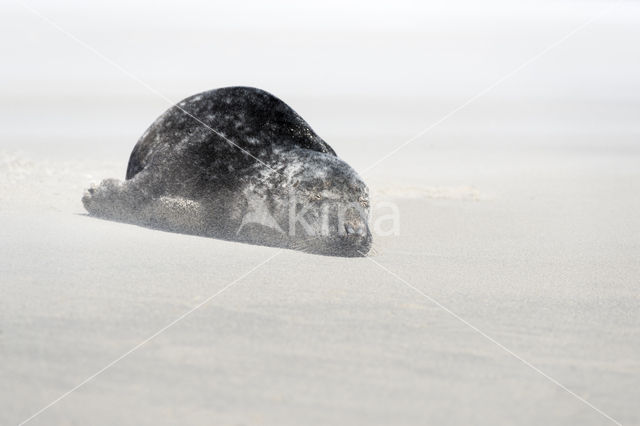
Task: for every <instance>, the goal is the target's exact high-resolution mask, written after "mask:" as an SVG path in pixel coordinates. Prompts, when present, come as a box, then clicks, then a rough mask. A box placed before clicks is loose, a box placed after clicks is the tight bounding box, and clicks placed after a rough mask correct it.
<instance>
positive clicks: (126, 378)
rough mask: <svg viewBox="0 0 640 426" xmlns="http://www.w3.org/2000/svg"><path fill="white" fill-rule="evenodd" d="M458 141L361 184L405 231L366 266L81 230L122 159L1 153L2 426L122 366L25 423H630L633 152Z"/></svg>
mask: <svg viewBox="0 0 640 426" xmlns="http://www.w3.org/2000/svg"><path fill="white" fill-rule="evenodd" d="M450 137H451V138H452V139H451V143H448V144H445V145H442V144H441V145H440V146H439V147H434V148H427V147H423V146H419V145H416V146H415V147H414V148H408V150H409V149H414V151H407V153H406V154H405V157H404V160H403V161H405V162H406V160H407V158H408V157H411V158H413V159H416V158H418V160H414V161H419V159H420V158H422V159H423V161H422V163H421V164H418V165H417V167H415V168H413V169H411V168H410V167H408V168H403V167H398V166H397V163H394V161H400V160H399V159H398V160H393V159H390V160H389V162H388V164H387V166H385V167H379V168H376V169H374V170H372V171H371V173H370V174H369V175H368V177H365V179H366V180H367V181H368V182H369V184H370V186H371V189H372V192H373V194H374V200H375V201H388V202H393V203H396V204H397V206H398V209H399V211H400V214H401V216H400V220H401V222H400V233H399V235H394V236H387V237H376V239H375V244H374V251H373V253H372V257H371V259H344V258H331V257H322V256H314V255H309V254H304V253H299V252H293V251H288V250H284V251H280V250H278V249H273V248H266V247H257V246H251V245H245V244H238V243H231V242H225V241H219V240H214V239H207V238H200V237H193V236H186V235H179V234H172V233H166V232H160V231H154V230H149V229H145V228H141V227H137V226H132V225H126V224H120V223H114V222H107V221H103V220H98V219H94V218H91V217H89V216H87V215H86V214H85V212H84V211H83V208H82V205H81V203H80V197H81V195H82V191H83V189H84V188H85V187H86V186H87V185H88V184H89V182H91V181H97V180H100V179H102V178H105V177H118V178H121V177H122V175H123V170H124V167H125V165H126V148H125V146H123V147H122V148H118V149H117V150H114V151H117V152H116V153H115V154H113V155H111V156H102V155H101V156H96V155H90V154H83V153H82V151H81V150H80V149H74V148H64V145H61V146H62V147H61V148H59V149H58V150H56V155H55V156H52V155H48V154H47V150H48V149H49V150H50V147H45V146H40V147H37V146H36V147H32V148H31V149H30V150H29V149H28V150H23V151H22V152H19V151H17V150H10V151H4V152H3V153H2V154H1V155H0V176H1V180H0V197H1V198H0V223H1V224H2V225H1V226H0V259H2V261H1V262H0V276H1V277H2V278H1V280H0V281H1V288H2V297H1V299H0V353H1V354H2V355H1V362H0V423H2V424H16V423H19V422H21V421H23V420H26V419H27V418H29V417H30V416H31V415H33V414H34V413H36V412H38V411H39V410H40V409H42V408H43V407H45V406H46V405H47V404H49V403H51V402H52V401H54V400H56V399H57V398H58V397H60V396H61V395H63V394H65V392H67V391H69V390H71V389H73V388H74V387H75V386H77V385H78V384H80V383H82V382H83V381H84V380H85V379H87V378H89V377H91V376H92V375H94V374H96V373H97V372H99V371H101V369H103V368H104V367H105V366H108V365H110V363H112V362H113V361H114V360H117V359H119V357H121V356H123V355H124V354H126V353H127V352H128V351H130V350H131V349H133V348H135V349H136V350H135V351H134V352H132V353H130V354H129V355H127V356H125V357H123V358H122V359H120V360H119V361H118V362H117V363H115V364H113V365H111V367H110V368H108V369H106V370H104V371H103V372H101V373H100V374H98V375H97V376H96V377H94V378H93V379H92V380H91V381H89V382H87V383H86V384H84V385H83V386H81V387H80V388H78V389H77V390H75V391H74V392H73V393H71V394H69V395H68V396H66V397H65V398H63V399H62V400H60V401H59V402H57V403H56V404H54V405H53V406H51V407H50V408H48V409H47V410H46V411H44V412H42V413H41V414H40V415H39V416H37V417H35V418H33V419H32V420H31V421H30V423H29V424H33V425H37V424H42V425H45V424H94V425H101V424H104V425H112V424H149V425H151V424H153V425H160V424H196V423H198V424H273V425H275V424H277V425H284V424H291V425H299V424H367V425H370V424H427V423H428V424H469V423H483V424H514V423H518V424H594V425H595V424H607V423H610V422H611V420H610V419H608V418H607V417H606V415H608V416H611V417H612V418H613V419H615V420H617V421H620V422H622V423H623V424H634V423H638V422H640V415H639V411H638V405H637V402H638V400H639V399H640V391H639V389H640V377H639V371H640V362H639V361H638V360H639V359H640V316H639V314H638V312H639V310H638V308H639V306H638V303H639V302H640V298H639V292H638V285H639V279H640V262H638V259H640V243H639V240H638V235H640V219H639V217H640V216H639V215H638V214H637V212H638V211H640V198H639V197H638V195H637V194H638V193H639V191H640V170H639V169H638V168H637V165H638V164H639V163H638V160H639V159H640V151H638V150H637V149H636V148H635V147H634V146H633V143H632V140H631V139H625V138H622V137H621V138H618V139H617V140H616V141H615V143H609V144H608V145H607V144H604V143H603V142H602V141H603V140H604V138H603V137H597V136H596V137H593V138H594V139H593V140H592V141H591V143H590V141H589V140H586V141H585V140H584V139H583V138H584V136H583V135H577V136H576V135H575V134H573V136H571V135H567V134H564V135H560V136H556V139H554V140H553V141H551V143H550V142H549V138H548V137H546V136H545V137H543V136H539V139H540V141H541V145H542V146H543V147H542V148H539V147H537V148H535V149H534V148H531V145H527V144H526V143H522V144H520V145H518V146H517V147H514V146H512V145H509V144H507V143H504V144H502V145H500V141H499V140H498V141H497V142H496V140H495V139H492V138H490V137H488V136H486V135H485V136H483V137H484V139H483V140H482V141H481V142H482V146H483V148H482V149H479V148H477V146H474V145H469V144H467V145H464V144H463V145H461V144H459V143H458V144H456V141H461V140H463V139H467V140H468V139H473V138H474V133H473V132H468V133H466V134H458V139H456V137H455V135H454V136H450ZM433 139H437V135H434V137H433V138H432V140H433ZM577 139H581V141H580V142H581V143H580V145H579V146H578V147H576V145H575V144H573V142H575V140H577ZM396 140H398V139H396ZM476 140H477V138H476ZM543 140H544V142H546V145H544V143H543V142H542V141H543ZM492 143H494V145H491V144H492ZM333 145H334V148H336V150H337V151H338V152H339V154H340V153H343V155H344V156H345V157H347V159H348V161H350V162H352V163H355V164H353V165H354V166H355V168H356V169H363V168H364V167H366V165H367V164H368V163H370V162H371V161H370V160H373V159H375V156H376V155H378V154H383V153H384V152H385V149H382V148H381V149H380V151H379V152H375V153H373V154H368V155H370V156H371V158H367V157H366V155H367V154H366V153H365V154H363V155H364V157H363V155H359V146H361V145H358V143H356V142H354V143H353V144H352V145H348V144H346V143H343V144H339V143H338V144H335V143H334V144H333ZM78 146H79V145H78ZM131 146H133V142H132V143H131ZM527 146H529V148H527ZM545 146H546V148H545ZM599 147H600V148H599ZM65 149H66V151H65ZM78 152H80V154H78ZM122 153H125V155H124V156H123V155H122ZM394 164H395V165H394ZM375 214H376V210H375V208H374V215H375ZM378 214H380V213H378ZM374 220H375V217H374ZM274 255H275V257H273V256H274ZM268 259H270V260H268ZM266 260H268V261H267V262H266V263H263V262H265V261H266ZM257 265H261V266H259V267H258V268H257V269H254V268H256V266H257ZM230 284H231V286H229V285H230ZM212 296H214V297H212ZM202 302H206V303H204V304H202V305H201V306H200V304H201V303H202ZM197 306H200V307H199V308H198V309H196V310H195V311H192V310H193V308H194V307H197ZM445 308H446V309H445ZM189 312H191V313H190V314H189V315H187V316H185V317H182V316H183V315H184V314H185V313H189ZM180 318H182V319H181V320H179V321H178V322H177V323H175V324H173V325H171V326H170V327H169V328H168V329H166V330H164V331H163V332H161V333H160V334H157V335H156V333H157V332H158V331H160V330H162V329H163V328H164V327H166V326H167V325H170V324H172V323H173V322H174V321H175V320H177V319H180ZM470 325H471V326H470ZM474 327H475V328H477V330H474V329H473V328H474ZM478 330H480V331H482V333H485V334H486V335H485V336H483V335H482V334H481V333H479V332H478ZM149 337H153V338H152V339H151V340H149V341H147V340H146V339H148V338H149ZM143 342H146V343H144V344H143V345H141V346H138V345H140V344H141V343H143ZM496 342H498V344H497V343H496ZM500 345H503V347H501V346H500ZM505 348H507V349H508V350H509V351H512V353H509V352H507V351H506V350H505ZM528 363H530V365H527V364H528ZM531 366H535V368H537V369H539V370H540V371H541V372H543V373H544V374H545V375H548V377H545V376H544V375H543V374H541V373H540V372H537V371H535V370H534V369H533V368H532V367H531ZM554 381H555V382H557V383H554ZM559 384H561V385H559ZM562 386H564V387H566V389H569V390H570V391H571V392H574V393H575V394H577V395H579V396H580V397H581V398H584V399H585V400H586V401H588V404H592V405H593V406H594V407H597V409H599V410H602V412H603V413H606V414H603V413H600V412H598V411H597V410H596V409H594V408H593V407H591V406H589V405H588V404H587V403H585V402H583V401H581V400H579V399H578V398H576V397H575V396H574V395H572V394H570V393H569V392H568V391H567V390H566V389H563V388H562Z"/></svg>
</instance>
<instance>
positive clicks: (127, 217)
mask: <svg viewBox="0 0 640 426" xmlns="http://www.w3.org/2000/svg"><path fill="white" fill-rule="evenodd" d="M145 180H146V179H145V176H144V174H139V175H137V176H135V178H133V179H130V180H126V181H121V180H117V179H105V180H103V181H102V182H101V183H100V184H99V185H97V186H92V187H90V188H89V189H87V191H86V192H85V194H84V196H83V197H82V203H83V204H84V207H85V208H86V209H87V211H88V212H89V213H90V214H91V215H92V216H97V217H100V218H103V219H109V220H115V221H118V222H125V223H131V224H135V225H142V226H147V227H152V228H157V229H162V230H165V231H172V232H180V233H185V234H199V235H203V234H207V233H209V231H210V230H209V225H208V223H207V221H206V219H205V218H206V215H205V214H204V208H203V206H202V205H201V203H199V202H197V201H194V200H189V199H186V198H183V197H170V196H159V197H154V196H152V195H151V194H149V193H148V192H147V191H145V190H144V188H145V187H148V186H149V185H148V182H145Z"/></svg>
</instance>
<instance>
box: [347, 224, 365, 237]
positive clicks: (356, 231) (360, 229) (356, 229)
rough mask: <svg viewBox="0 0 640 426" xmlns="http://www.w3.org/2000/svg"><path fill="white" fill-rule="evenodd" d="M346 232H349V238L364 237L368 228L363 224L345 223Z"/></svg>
mask: <svg viewBox="0 0 640 426" xmlns="http://www.w3.org/2000/svg"><path fill="white" fill-rule="evenodd" d="M344 230H345V231H346V232H347V235H348V236H358V237H364V236H365V235H366V234H367V228H366V226H365V225H364V224H362V223H358V224H355V225H354V224H351V223H345V224H344Z"/></svg>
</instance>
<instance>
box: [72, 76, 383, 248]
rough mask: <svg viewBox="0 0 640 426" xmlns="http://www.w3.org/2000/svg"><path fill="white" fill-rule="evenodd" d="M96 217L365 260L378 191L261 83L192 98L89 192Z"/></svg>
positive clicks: (85, 201) (159, 121) (173, 109)
mask: <svg viewBox="0 0 640 426" xmlns="http://www.w3.org/2000/svg"><path fill="white" fill-rule="evenodd" d="M82 202H83V204H84V206H85V208H86V210H87V211H88V212H89V213H90V214H91V215H93V216H97V217H100V218H104V219H109V220H115V221H120V222H126V223H132V224H137V225H141V226H145V227H150V228H155V229H162V230H167V231H172V232H179V233H187V234H195V235H202V236H207V237H213V238H220V239H225V240H231V241H240V242H244V243H251V244H259V245H268V246H275V247H284V248H290V249H296V250H302V251H306V252H310V253H316V254H324V255H334V256H347V257H350V256H364V255H365V254H366V253H367V252H368V251H369V249H370V247H371V243H372V236H371V232H370V230H369V226H368V216H369V189H368V188H367V185H365V183H364V182H363V180H362V179H361V178H360V176H358V174H357V173H356V172H355V171H354V170H353V168H351V167H350V166H349V165H348V164H347V163H346V162H344V161H343V160H341V159H340V158H339V157H338V156H337V155H336V153H335V151H334V150H333V149H332V148H331V147H330V146H329V145H328V144H327V143H326V142H325V141H324V140H323V139H322V138H320V137H319V136H318V135H317V134H316V133H315V132H314V131H313V130H312V129H311V126H309V124H307V122H305V121H304V120H303V119H302V117H300V116H299V115H298V114H297V113H296V112H295V111H294V110H293V109H292V108H291V107H289V106H288V105H287V104H286V103H284V102H283V101H281V100H280V99H278V98H277V97H275V96H274V95H272V94H270V93H268V92H266V91H263V90H260V89H256V88H251V87H226V88H220V89H215V90H210V91H206V92H203V93H200V94H197V95H193V96H190V97H188V98H186V99H184V100H183V101H181V102H179V103H178V104H177V105H174V106H173V107H171V108H169V109H168V110H167V111H166V112H165V113H163V114H162V115H161V116H160V117H159V118H158V119H157V120H156V121H155V122H154V123H153V124H152V125H151V126H150V127H149V128H148V129H147V131H146V132H144V134H143V135H142V137H141V138H140V139H139V141H138V143H137V144H136V145H135V147H134V149H133V152H132V153H131V156H130V159H129V164H128V167H127V172H126V180H124V181H120V180H116V179H106V180H103V181H102V182H101V183H100V184H99V185H97V186H92V187H90V188H89V189H87V190H86V191H85V194H84V196H83V197H82Z"/></svg>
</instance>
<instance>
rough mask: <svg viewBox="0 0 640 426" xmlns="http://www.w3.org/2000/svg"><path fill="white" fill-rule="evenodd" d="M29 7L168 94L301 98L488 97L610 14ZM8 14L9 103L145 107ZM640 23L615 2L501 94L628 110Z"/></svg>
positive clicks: (336, 5) (583, 9) (41, 26)
mask: <svg viewBox="0 0 640 426" xmlns="http://www.w3.org/2000/svg"><path fill="white" fill-rule="evenodd" d="M24 4H27V5H29V6H30V7H33V8H35V9H36V10H38V11H39V12H40V13H42V14H43V15H44V16H46V17H47V18H49V19H51V20H53V21H55V22H56V23H57V24H58V25H59V26H60V27H61V28H63V29H64V30H65V31H68V32H70V33H71V34H73V36H75V37H77V38H78V39H79V40H81V41H82V42H84V43H86V44H88V45H89V46H91V47H92V48H95V49H96V50H97V51H98V52H100V53H102V54H103V55H105V56H107V57H109V58H110V59H112V60H113V61H114V62H115V63H117V64H119V65H120V66H121V67H123V68H125V69H126V70H127V71H129V72H131V73H133V74H134V75H136V76H137V77H139V78H140V79H141V80H143V81H144V82H145V83H147V84H149V85H151V86H153V87H154V88H156V89H158V90H159V91H161V92H163V93H166V94H168V95H170V96H177V97H182V96H186V95H188V94H191V93H194V92H198V91H201V90H204V89H208V88H214V87H220V86H226V85H235V84H242V85H254V86H260V87H263V88H266V89H268V90H271V91H273V92H276V93H280V94H283V93H284V94H289V95H300V96H307V95H313V96H318V95H358V96H393V95H397V96H416V97H424V96H427V97H448V96H452V95H453V96H458V95H460V96H464V95H465V94H468V95H471V94H473V93H475V92H477V91H479V90H481V89H483V88H484V87H486V86H487V85H489V84H491V83H493V82H494V81H496V80H497V79H499V78H500V77H501V76H503V75H505V74H506V73H508V72H509V71H511V70H513V69H514V68H516V67H518V66H519V65H521V64H522V63H523V62H525V61H527V60H529V59H530V58H531V57H532V56H534V55H536V54H538V53H539V52H541V51H542V50H543V49H545V48H546V47H548V46H550V45H552V44H553V43H555V42H557V41H558V40H560V39H561V38H562V37H564V36H565V35H567V34H568V33H570V32H571V31H572V30H573V29H575V28H576V27H578V26H579V25H581V24H583V23H585V22H586V21H587V20H589V19H590V18H592V17H596V16H598V15H599V14H600V13H601V12H602V11H604V10H605V9H607V7H608V4H609V3H606V2H601V1H598V2H566V1H562V2H557V1H555V2H535V3H534V2H528V3H524V2H482V3H480V2H458V1H453V2H443V1H438V2H423V1H393V2H343V1H323V2H298V1H275V2H264V1H250V2H231V1H228V2H204V1H203V2H197V1H187V2H179V3H178V2H169V1H144V2H141V1H121V0H119V1H111V2H106V3H102V4H93V3H91V4H90V3H86V2H82V1H59V2H48V1H40V0H38V1H32V0H25V1H24ZM3 9H4V12H3V14H2V17H1V18H0V20H1V21H2V22H0V24H1V25H0V28H2V37H0V51H1V52H2V57H3V66H2V67H1V68H0V93H2V95H3V98H4V99H5V101H9V102H10V100H11V99H15V97H32V96H36V97H37V96H39V95H43V94H44V95H50V96H65V95H68V96H94V95H116V96H121V95H124V94H127V95H130V96H136V97H140V96H143V97H146V96H150V93H149V91H148V90H147V89H145V88H144V87H142V86H141V85H140V84H139V83H137V82H135V81H133V80H132V79H131V78H130V77H129V76H127V75H125V74H124V73H123V72H122V71H121V70H119V69H117V68H116V67H114V66H113V65H110V64H108V63H106V62H105V61H104V60H103V59H101V58H99V57H98V56H97V55H96V54H95V53H92V52H91V51H89V50H87V49H86V48H85V47H82V46H80V45H79V44H78V43H76V42H74V41H73V40H72V39H71V38H69V37H68V36H66V35H64V34H62V33H61V32H60V31H58V30H56V29H55V28H53V27H52V26H51V25H50V24H48V23H47V22H45V21H44V20H43V19H42V18H40V17H38V16H37V15H36V14H34V13H33V12H31V11H29V10H28V9H26V8H25V7H24V6H22V5H21V3H20V2H14V3H10V4H9V5H7V6H3ZM639 23H640V5H638V3H633V2H618V4H617V5H616V6H615V7H613V9H611V10H609V11H607V12H606V13H605V14H604V15H602V16H601V17H600V18H599V19H597V20H596V21H595V22H593V23H592V24H590V25H589V26H587V27H585V28H584V29H583V30H581V31H579V32H578V33H576V34H575V36H573V37H572V38H570V39H569V40H567V41H566V42H565V43H563V44H562V45H561V46H558V47H557V48H556V49H554V50H553V51H552V52H550V53H549V54H547V55H545V57H544V58H542V59H541V60H539V61H536V63H535V64H533V65H531V66H528V67H527V68H526V69H524V70H523V71H522V72H519V73H518V75H517V77H516V78H514V79H512V80H510V81H509V82H506V83H505V84H504V85H501V87H500V89H499V90H498V91H497V92H496V95H500V96H507V97H508V96H570V97H588V98H599V97H602V96H605V97H619V98H621V99H627V98H633V99H636V98H635V97H637V95H636V94H637V93H638V92H640V77H639V76H640V55H638V53H637V46H638V42H639V41H640V25H639ZM151 96H152V95H151Z"/></svg>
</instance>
